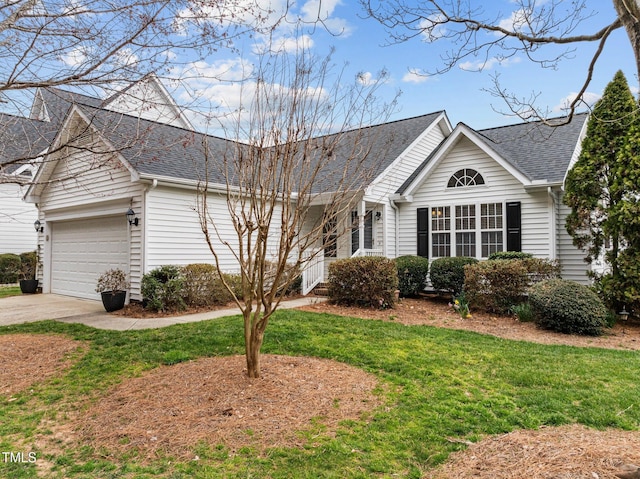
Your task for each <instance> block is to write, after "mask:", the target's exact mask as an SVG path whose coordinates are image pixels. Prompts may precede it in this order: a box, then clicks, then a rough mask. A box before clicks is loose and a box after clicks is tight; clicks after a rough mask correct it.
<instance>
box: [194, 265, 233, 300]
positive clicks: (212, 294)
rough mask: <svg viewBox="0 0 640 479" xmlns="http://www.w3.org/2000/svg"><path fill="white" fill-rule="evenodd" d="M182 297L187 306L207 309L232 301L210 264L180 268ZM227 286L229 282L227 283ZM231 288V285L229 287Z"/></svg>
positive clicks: (214, 268) (215, 270)
mask: <svg viewBox="0 0 640 479" xmlns="http://www.w3.org/2000/svg"><path fill="white" fill-rule="evenodd" d="M182 275H183V277H184V284H183V287H182V297H183V298H184V301H185V303H186V304H187V305H188V306H195V307H207V306H214V305H220V304H226V303H228V302H229V301H232V300H233V297H232V296H231V293H229V291H228V290H227V288H225V286H224V284H222V281H221V280H220V275H219V274H218V270H217V269H216V267H215V266H214V265H212V264H206V263H194V264H189V265H187V266H185V267H183V268H182ZM227 284H229V281H227ZM230 286H231V287H232V288H233V285H230Z"/></svg>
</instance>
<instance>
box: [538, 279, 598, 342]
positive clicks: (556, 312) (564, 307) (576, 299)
mask: <svg viewBox="0 0 640 479" xmlns="http://www.w3.org/2000/svg"><path fill="white" fill-rule="evenodd" d="M529 303H530V304H531V307H532V309H533V311H534V315H535V322H536V324H538V325H539V326H540V327H542V328H545V329H552V330H554V331H558V332H561V333H567V334H584V335H588V336H598V335H600V334H602V329H603V328H604V327H605V326H606V324H607V308H606V307H605V306H604V304H603V303H602V301H601V300H600V298H598V295H597V294H596V293H595V292H594V291H592V290H591V289H590V288H588V287H587V286H584V285H582V284H579V283H576V282H573V281H567V280H563V279H550V280H546V281H541V282H540V283H537V284H535V285H533V286H532V287H531V289H530V290H529Z"/></svg>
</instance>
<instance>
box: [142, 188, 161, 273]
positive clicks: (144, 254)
mask: <svg viewBox="0 0 640 479" xmlns="http://www.w3.org/2000/svg"><path fill="white" fill-rule="evenodd" d="M157 186H158V180H157V179H156V178H154V179H153V180H151V184H150V185H148V186H147V187H146V188H145V190H144V194H143V197H142V200H143V201H144V206H143V209H144V220H143V223H142V224H143V228H142V244H141V245H140V251H141V252H142V258H143V261H142V265H141V266H142V271H141V273H140V274H141V275H144V274H146V272H147V271H148V269H147V268H148V264H147V251H146V250H147V240H148V237H147V236H148V228H147V225H148V221H147V219H148V218H149V207H148V204H149V202H148V201H147V196H148V194H149V192H150V191H151V190H153V189H155V188H156V187H157ZM140 279H141V280H142V277H141V278H140Z"/></svg>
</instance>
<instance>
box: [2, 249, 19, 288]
mask: <svg viewBox="0 0 640 479" xmlns="http://www.w3.org/2000/svg"><path fill="white" fill-rule="evenodd" d="M19 275H20V256H18V255H17V254H13V253H4V254H0V284H4V283H15V282H17V281H18V276H19Z"/></svg>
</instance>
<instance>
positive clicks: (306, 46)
mask: <svg viewBox="0 0 640 479" xmlns="http://www.w3.org/2000/svg"><path fill="white" fill-rule="evenodd" d="M313 45H314V42H313V39H312V38H311V36H310V35H300V36H281V37H277V38H267V37H265V38H264V40H263V41H262V42H261V43H256V44H255V45H254V47H253V52H254V53H256V54H258V55H259V54H263V53H267V52H270V51H271V52H285V53H296V52H301V51H308V50H310V49H311V48H312V47H313Z"/></svg>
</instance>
